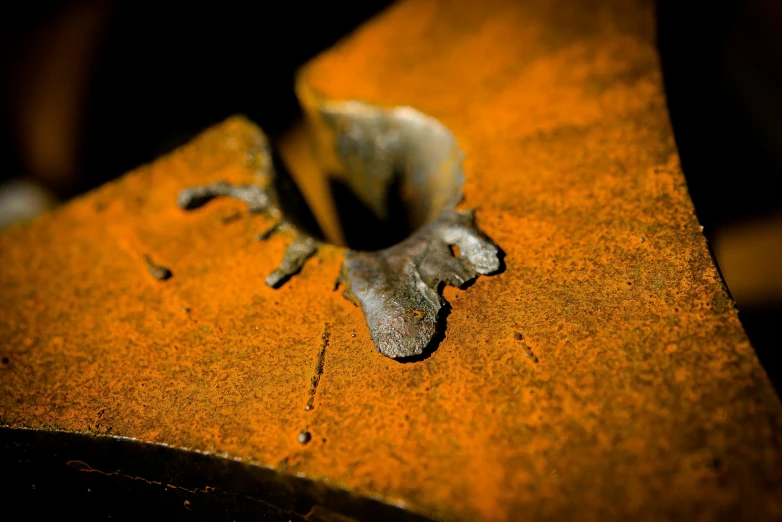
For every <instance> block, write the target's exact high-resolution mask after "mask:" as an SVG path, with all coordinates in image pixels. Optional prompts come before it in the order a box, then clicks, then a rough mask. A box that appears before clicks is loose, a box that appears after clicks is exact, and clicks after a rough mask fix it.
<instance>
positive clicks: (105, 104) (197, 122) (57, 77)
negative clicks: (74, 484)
mask: <svg viewBox="0 0 782 522" xmlns="http://www.w3.org/2000/svg"><path fill="white" fill-rule="evenodd" d="M389 3H390V2H388V1H375V0H370V1H364V2H348V1H342V2H313V3H309V2H302V1H295V0H291V1H288V2H250V3H230V2H222V3H205V4H199V3H196V2H191V3H187V4H185V3H182V2H165V3H163V2H160V3H151V2H121V1H113V2H111V1H86V0H84V1H77V0H48V1H41V0H39V1H33V2H17V3H13V4H10V6H9V7H4V8H3V10H4V13H3V15H2V16H0V70H1V71H2V82H1V83H0V89H2V90H0V115H2V119H1V121H2V123H1V124H0V125H2V126H1V127H0V132H2V134H3V140H2V149H1V150H0V183H2V182H8V181H9V180H17V181H19V180H22V181H23V182H24V183H26V184H27V185H29V186H32V187H33V189H34V190H35V191H37V193H40V194H45V195H46V198H44V201H43V202H41V201H39V202H38V203H37V205H38V207H40V209H43V208H48V207H50V206H52V205H54V204H57V203H58V202H62V201H65V200H67V199H68V198H71V197H73V196H75V195H78V194H81V193H84V192H85V191H87V190H90V189H91V188H94V187H96V186H98V185H100V184H102V183H104V182H106V181H108V180H110V179H113V178H115V177H117V176H119V175H121V174H122V173H123V172H125V171H127V170H130V169H132V168H134V167H136V166H138V165H139V164H141V163H145V162H149V161H152V160H153V159H154V158H156V157H157V156H159V155H160V154H162V153H164V152H167V151H169V150H171V149H172V148H174V147H175V146H177V145H179V144H182V143H184V142H185V141H187V140H188V139H189V138H191V137H192V136H193V135H194V134H196V133H198V132H200V131H201V130H203V129H205V128H206V127H208V126H209V125H211V124H213V123H216V122H218V121H220V120H223V119H224V118H226V117H228V116H230V115H233V114H237V113H242V114H245V115H247V116H249V117H250V119H252V120H254V121H255V122H257V123H258V124H259V125H260V126H261V127H262V128H263V129H264V130H266V131H267V132H268V133H269V134H270V135H271V136H272V138H274V136H275V135H279V133H281V132H282V131H284V130H285V129H286V128H287V127H288V126H289V125H290V124H291V123H292V122H294V121H296V119H297V117H298V116H299V108H298V106H297V103H296V100H295V97H294V93H293V75H294V72H295V70H296V69H297V68H298V67H299V66H300V65H302V64H303V63H305V62H306V61H307V60H308V59H310V58H312V57H313V56H314V55H316V54H317V53H318V52H319V51H321V50H323V49H326V48H328V47H330V46H331V45H333V44H334V43H335V42H336V41H337V40H338V39H339V38H341V37H342V36H344V35H346V34H348V33H349V32H350V31H351V30H352V29H354V28H355V27H357V26H358V25H360V24H361V23H362V22H363V21H365V20H366V19H368V18H369V17H371V16H372V15H374V14H375V13H377V12H379V11H380V10H382V9H383V8H384V7H386V6H387V5H388V4H389ZM6 5H9V4H6ZM656 6H657V12H658V29H659V30H658V41H659V49H660V53H661V61H662V65H663V73H664V81H665V88H666V93H667V96H668V102H669V108H670V115H671V121H672V124H673V128H674V132H675V136H676V141H677V144H678V146H679V150H680V155H681V160H682V166H683V169H684V173H685V175H686V177H687V181H688V186H689V189H690V192H691V195H692V199H693V201H694V203H695V206H696V210H697V213H698V218H699V220H700V222H701V224H702V225H703V226H704V233H705V234H706V236H707V238H708V239H709V242H710V245H712V247H713V249H714V252H715V254H716V257H717V260H718V261H719V264H720V267H721V269H722V272H723V274H724V276H725V278H726V280H727V282H728V285H729V287H730V290H731V292H732V295H733V297H734V299H735V300H736V301H737V304H738V307H739V310H740V317H741V319H742V322H743V323H744V326H745V328H746V330H747V333H748V334H749V336H750V339H751V341H752V343H753V346H754V347H755V349H756V351H757V352H758V355H759V356H760V358H761V361H762V362H763V364H764V366H765V367H766V370H767V372H768V373H769V375H770V376H771V378H772V381H774V383H775V386H776V387H777V390H778V391H779V390H780V382H782V373H781V372H780V369H779V366H778V365H776V364H775V363H774V360H773V355H774V354H775V352H776V350H777V349H778V348H779V347H780V346H782V343H780V341H779V336H778V335H777V332H776V330H777V325H782V196H781V194H782V191H780V190H779V189H778V187H779V185H780V179H782V174H781V173H782V36H780V35H781V34H782V2H777V1H774V0H734V1H722V2H719V1H717V2H709V3H702V5H698V6H696V5H695V2H683V1H676V0H660V1H658V2H657V3H656ZM2 187H5V188H0V196H1V195H2V194H3V190H5V193H6V194H9V193H12V189H10V188H8V187H10V185H9V184H8V183H6V184H5V185H2ZM17 199H18V200H19V201H21V198H17ZM0 206H2V204H0ZM29 207H30V208H31V209H33V210H35V209H36V208H38V207H36V204H33V203H31V204H30V205H29ZM33 207H35V208H33ZM40 209H39V210H40ZM0 226H2V224H0Z"/></svg>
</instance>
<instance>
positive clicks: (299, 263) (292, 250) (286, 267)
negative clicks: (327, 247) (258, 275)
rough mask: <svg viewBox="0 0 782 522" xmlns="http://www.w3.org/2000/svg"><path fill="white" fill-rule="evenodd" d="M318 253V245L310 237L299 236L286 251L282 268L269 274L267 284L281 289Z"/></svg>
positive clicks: (281, 264)
mask: <svg viewBox="0 0 782 522" xmlns="http://www.w3.org/2000/svg"><path fill="white" fill-rule="evenodd" d="M317 251H318V243H317V242H316V241H315V240H314V239H313V238H311V237H310V236H303V235H301V236H297V237H296V239H294V240H293V242H292V243H291V244H289V245H288V247H287V248H286V249H285V254H284V255H283V256H282V262H281V263H280V267H279V268H277V269H276V270H275V271H274V272H272V273H271V274H269V276H268V277H267V278H266V284H267V285H269V286H270V287H272V288H279V287H280V286H282V284H283V283H285V281H287V280H288V279H290V277H291V276H292V275H294V274H296V273H298V272H299V271H300V270H301V267H303V266H304V263H305V262H306V261H307V259H309V258H310V257H312V256H313V254H315V252H317Z"/></svg>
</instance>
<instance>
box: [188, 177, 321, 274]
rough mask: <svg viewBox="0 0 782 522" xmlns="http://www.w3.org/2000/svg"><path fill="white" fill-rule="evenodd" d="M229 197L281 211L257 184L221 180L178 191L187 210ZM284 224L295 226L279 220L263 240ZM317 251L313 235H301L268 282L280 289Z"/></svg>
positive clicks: (261, 209) (250, 206) (260, 208)
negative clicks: (215, 199)
mask: <svg viewBox="0 0 782 522" xmlns="http://www.w3.org/2000/svg"><path fill="white" fill-rule="evenodd" d="M221 196H225V197H230V198H233V199H238V200H240V201H244V202H245V203H247V208H248V209H249V210H250V211H251V212H266V213H269V214H273V215H276V214H278V213H279V211H278V210H277V208H276V206H275V205H274V204H273V200H272V198H271V197H270V196H269V194H268V193H267V190H266V189H264V188H263V187H261V186H257V185H232V184H230V183H226V182H225V181H221V182H218V183H213V184H211V185H204V186H201V187H192V188H188V189H184V190H182V191H180V192H179V199H178V204H179V207H180V208H182V209H184V210H192V209H195V208H198V207H201V206H203V205H205V204H206V203H207V202H208V201H210V200H211V199H214V198H216V197H221ZM284 226H287V227H290V228H293V226H292V225H290V224H286V223H284V222H282V221H278V222H277V223H275V225H274V226H273V227H272V228H271V229H269V230H268V231H266V232H264V233H263V234H261V235H260V236H261V239H262V240H263V239H267V238H268V237H269V236H270V235H271V233H272V232H273V231H275V230H278V229H280V228H282V227H284ZM317 251H318V243H317V241H315V239H313V238H312V237H310V236H307V235H298V236H297V237H296V238H295V239H294V240H293V242H291V243H290V244H289V245H288V246H287V247H286V248H285V253H284V254H283V256H282V261H281V262H280V266H279V268H277V269H276V270H274V271H273V272H272V273H271V274H269V275H268V277H266V284H267V285H268V286H270V287H272V288H279V287H280V286H282V284H283V283H285V281H287V280H288V279H289V278H290V277H291V276H292V275H294V274H296V273H298V272H299V271H300V270H301V268H302V266H304V263H305V262H306V261H307V259H309V258H310V257H312V255H313V254H315V252H317Z"/></svg>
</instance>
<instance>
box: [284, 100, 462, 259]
mask: <svg viewBox="0 0 782 522" xmlns="http://www.w3.org/2000/svg"><path fill="white" fill-rule="evenodd" d="M319 116H320V118H322V122H323V123H324V124H325V125H324V126H323V128H324V130H326V132H324V133H321V135H318V136H317V137H316V142H317V143H316V145H318V146H320V148H321V150H320V155H321V158H319V159H320V160H321V161H320V163H321V165H323V166H324V169H325V170H326V172H325V173H324V174H325V176H326V178H327V186H328V190H329V194H328V197H330V198H331V199H332V200H333V203H334V208H335V209H336V214H337V215H336V218H337V220H338V222H339V225H340V228H341V231H342V236H343V238H344V245H343V246H347V247H348V248H350V249H352V250H357V251H376V250H381V249H384V248H387V247H390V246H392V245H395V244H397V243H399V242H401V241H402V240H404V239H405V238H407V237H409V236H410V235H411V234H413V233H414V232H415V231H417V230H419V229H420V228H421V227H423V226H424V225H426V224H427V223H430V222H431V221H433V220H435V219H437V218H438V217H439V216H440V215H441V214H442V212H443V211H444V210H447V209H453V208H454V207H455V206H456V204H457V203H459V201H460V200H461V198H462V185H463V184H464V172H463V171H462V166H461V164H462V158H463V154H462V152H461V149H460V148H459V146H458V144H457V142H456V139H455V138H454V136H453V134H452V133H451V132H450V131H449V130H448V129H447V128H446V127H445V126H444V125H442V124H441V123H440V122H439V121H437V120H436V119H434V118H432V117H430V116H427V115H425V114H423V113H421V112H419V111H417V110H415V109H412V108H410V107H393V108H390V109H383V108H380V107H375V106H372V105H368V104H365V103H362V102H357V101H347V102H331V103H325V104H323V105H322V106H321V107H320V114H319ZM324 156H325V157H324ZM281 199H282V198H281Z"/></svg>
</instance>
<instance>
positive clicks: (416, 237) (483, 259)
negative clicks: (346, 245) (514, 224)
mask: <svg viewBox="0 0 782 522" xmlns="http://www.w3.org/2000/svg"><path fill="white" fill-rule="evenodd" d="M451 246H456V247H458V249H459V253H458V255H454V253H453V252H452V250H451ZM499 268H500V259H499V249H498V248H497V246H496V245H495V244H494V243H493V242H492V241H491V240H490V239H489V238H488V237H486V236H485V235H484V234H483V233H482V232H481V231H480V230H478V228H477V227H476V226H475V221H474V217H473V214H472V212H462V211H458V210H447V211H445V212H443V214H442V215H441V216H440V217H439V218H438V219H436V220H435V221H433V222H431V223H429V224H428V225H426V226H425V227H424V228H422V229H420V230H418V231H417V232H416V233H414V234H413V235H412V236H410V237H409V238H407V239H406V240H404V241H402V242H401V243H399V244H397V245H394V246H392V247H390V248H387V249H385V250H381V251H379V252H354V251H350V250H349V251H347V252H346V253H345V261H344V262H343V264H342V272H341V276H340V280H341V282H342V283H343V284H344V285H345V286H346V291H345V292H346V297H347V298H348V299H350V300H351V301H353V302H355V303H356V304H358V305H359V306H361V310H362V311H363V312H364V317H365V318H366V321H367V326H369V331H370V332H371V334H372V339H373V340H374V342H375V347H376V348H377V350H378V351H379V352H380V353H382V354H383V355H386V356H388V357H391V358H393V359H400V358H407V357H414V356H417V355H421V354H422V353H424V352H425V351H426V349H427V348H428V347H429V346H430V344H431V343H432V342H433V340H434V339H435V336H436V334H437V333H438V329H439V328H440V322H441V321H440V319H441V318H440V314H441V312H442V310H443V306H444V305H445V301H444V299H443V298H442V297H441V296H440V293H439V291H438V290H439V288H440V285H441V283H445V284H448V285H451V286H456V287H462V286H464V284H465V283H467V282H469V281H471V280H473V279H475V278H476V277H477V276H478V275H479V274H491V273H493V272H496V271H497V270H499Z"/></svg>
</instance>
